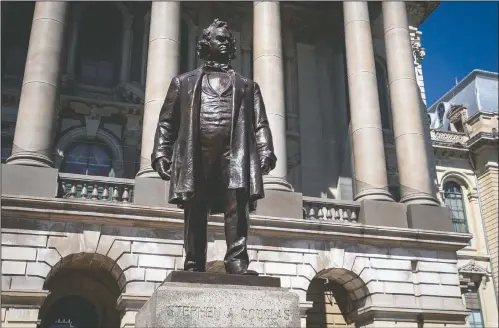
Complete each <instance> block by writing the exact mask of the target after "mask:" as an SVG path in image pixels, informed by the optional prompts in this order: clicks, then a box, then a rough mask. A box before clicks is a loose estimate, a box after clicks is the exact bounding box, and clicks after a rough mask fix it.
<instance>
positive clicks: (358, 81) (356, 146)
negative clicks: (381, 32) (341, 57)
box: [343, 1, 392, 200]
mask: <svg viewBox="0 0 499 328" xmlns="http://www.w3.org/2000/svg"><path fill="white" fill-rule="evenodd" d="M343 17H344V24H345V44H346V59H347V72H348V93H349V99H350V113H351V115H350V117H351V130H350V131H351V132H350V133H351V140H352V151H353V159H354V163H353V164H354V174H353V175H354V179H355V186H356V195H355V197H354V199H355V200H364V199H372V200H392V197H391V196H390V193H389V192H388V180H387V174H386V160H385V147H384V142H383V130H382V128H381V110H380V106H379V99H378V85H377V82H376V67H375V62H374V50H373V42H372V36H371V25H370V22H369V9H368V6H367V2H366V1H359V2H348V1H345V2H343Z"/></svg>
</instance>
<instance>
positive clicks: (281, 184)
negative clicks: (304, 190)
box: [263, 175, 293, 192]
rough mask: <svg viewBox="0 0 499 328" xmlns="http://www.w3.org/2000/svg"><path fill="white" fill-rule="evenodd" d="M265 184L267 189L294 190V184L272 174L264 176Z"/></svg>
mask: <svg viewBox="0 0 499 328" xmlns="http://www.w3.org/2000/svg"><path fill="white" fill-rule="evenodd" d="M263 185H264V187H265V190H279V191H289V192H292V191H293V186H292V185H291V184H290V183H289V182H288V181H286V179H284V178H282V177H274V176H271V175H264V176H263Z"/></svg>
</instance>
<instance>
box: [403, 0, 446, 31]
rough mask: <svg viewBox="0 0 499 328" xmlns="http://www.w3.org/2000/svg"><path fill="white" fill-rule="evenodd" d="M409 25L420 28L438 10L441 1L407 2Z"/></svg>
mask: <svg viewBox="0 0 499 328" xmlns="http://www.w3.org/2000/svg"><path fill="white" fill-rule="evenodd" d="M406 5H407V18H408V19H409V25H410V26H414V27H419V26H420V25H421V24H423V22H424V21H425V20H426V19H427V18H428V17H429V16H430V15H431V14H432V13H433V12H434V11H435V9H437V7H438V6H439V5H440V1H407V2H406Z"/></svg>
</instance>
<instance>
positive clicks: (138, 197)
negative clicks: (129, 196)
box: [134, 178, 177, 207]
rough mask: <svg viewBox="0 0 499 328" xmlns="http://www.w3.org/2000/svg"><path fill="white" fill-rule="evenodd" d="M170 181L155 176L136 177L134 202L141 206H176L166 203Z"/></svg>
mask: <svg viewBox="0 0 499 328" xmlns="http://www.w3.org/2000/svg"><path fill="white" fill-rule="evenodd" d="M169 192H170V182H169V181H163V180H161V179H159V178H158V179H155V178H136V179H135V187H134V203H135V204H137V205H143V206H154V207H177V206H176V205H173V204H170V203H168V197H169Z"/></svg>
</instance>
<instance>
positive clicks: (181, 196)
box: [151, 19, 277, 275]
mask: <svg viewBox="0 0 499 328" xmlns="http://www.w3.org/2000/svg"><path fill="white" fill-rule="evenodd" d="M197 53H198V56H199V58H200V59H202V60H203V61H204V64H203V65H202V66H201V67H200V68H198V69H196V70H194V71H191V72H188V73H185V74H182V75H179V76H177V77H175V78H173V80H172V81H171V84H170V87H169V89H168V93H167V95H166V99H165V102H164V104H163V107H162V108H161V113H160V115H159V122H158V127H157V130H156V136H155V144H154V149H153V153H152V156H151V161H152V167H153V168H154V170H156V171H157V172H158V173H159V175H160V176H161V178H162V179H163V180H170V194H169V203H171V204H178V205H179V207H181V208H184V220H185V229H184V230H185V231H184V247H185V253H186V258H185V263H184V270H186V271H198V272H204V271H205V269H206V268H205V267H206V248H207V219H208V214H209V213H212V214H214V213H224V218H225V238H226V241H227V253H226V255H225V258H224V264H225V269H226V271H227V272H228V273H231V274H245V275H258V273H257V272H255V271H253V270H248V265H249V258H248V252H247V246H246V244H247V238H248V226H249V212H250V211H252V210H254V208H255V205H256V200H257V199H261V198H263V197H264V190H263V179H262V175H265V174H268V173H269V171H271V170H272V169H273V168H274V167H275V163H276V160H277V159H276V157H275V155H274V147H273V144H272V135H271V132H270V128H269V123H268V120H267V114H266V112H265V106H264V104H263V99H262V94H261V92H260V88H259V86H258V84H257V83H255V82H254V81H252V80H250V79H247V78H245V77H243V76H241V75H239V74H237V73H235V72H234V70H233V69H232V68H231V66H230V61H231V59H234V58H235V56H234V53H235V38H234V37H233V36H232V32H231V31H230V30H229V29H228V27H227V23H226V22H223V21H220V20H218V19H215V20H214V21H213V23H212V24H211V25H210V26H209V27H208V28H207V29H205V30H204V31H203V37H202V39H201V40H200V41H199V42H198V45H197Z"/></svg>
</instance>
